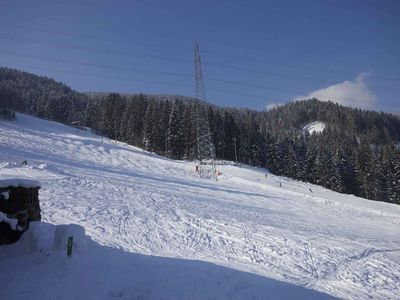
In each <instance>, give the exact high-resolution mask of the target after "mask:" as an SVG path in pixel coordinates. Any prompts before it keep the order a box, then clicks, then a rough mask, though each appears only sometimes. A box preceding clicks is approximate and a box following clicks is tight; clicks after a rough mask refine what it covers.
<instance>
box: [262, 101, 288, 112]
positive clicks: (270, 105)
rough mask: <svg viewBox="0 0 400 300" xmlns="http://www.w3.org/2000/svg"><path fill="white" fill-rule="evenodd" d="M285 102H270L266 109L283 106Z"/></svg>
mask: <svg viewBox="0 0 400 300" xmlns="http://www.w3.org/2000/svg"><path fill="white" fill-rule="evenodd" d="M284 104H285V103H280V102H279V103H269V104H267V105H266V106H265V109H266V110H270V109H273V108H275V107H278V106H282V105H284Z"/></svg>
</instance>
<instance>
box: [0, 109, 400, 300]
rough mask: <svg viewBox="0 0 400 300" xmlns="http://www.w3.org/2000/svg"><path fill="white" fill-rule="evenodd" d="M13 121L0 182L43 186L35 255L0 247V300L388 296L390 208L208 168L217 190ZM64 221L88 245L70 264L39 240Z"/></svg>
mask: <svg viewBox="0 0 400 300" xmlns="http://www.w3.org/2000/svg"><path fill="white" fill-rule="evenodd" d="M17 118H18V119H17V121H12V122H9V121H0V178H1V179H3V178H15V177H22V178H28V179H35V180H39V181H40V182H41V183H42V188H41V190H40V197H39V198H40V201H41V208H42V220H43V221H44V222H45V224H43V225H42V226H41V227H40V226H39V229H38V230H37V231H40V230H41V231H44V232H47V233H45V234H38V233H36V235H37V236H39V238H37V239H43V240H44V241H40V242H35V243H36V250H37V251H36V250H32V249H31V251H28V250H27V249H26V248H29V247H28V246H26V245H28V244H29V245H31V244H32V243H28V242H27V240H28V238H27V237H25V239H23V241H21V242H19V243H17V244H16V245H12V246H5V247H0V285H1V288H0V299H24V298H26V296H27V295H30V296H33V298H32V299H36V298H35V297H37V298H38V299H54V297H55V295H57V299H59V300H61V299H71V298H75V299H114V298H116V297H117V298H122V299H289V298H291V299H330V298H331V296H333V297H337V298H345V299H367V298H368V299H399V298H400V206H396V205H391V204H387V203H379V202H374V201H368V200H365V199H361V198H357V197H355V196H351V195H342V194H338V193H335V192H332V191H329V190H326V189H324V188H321V187H318V186H314V185H311V184H307V183H302V182H298V181H294V180H291V179H288V178H283V177H277V176H274V175H272V174H268V177H267V178H266V177H265V170H261V169H257V168H250V167H245V166H242V167H236V166H233V165H229V164H226V165H219V166H217V169H218V170H219V171H220V172H221V173H222V175H221V176H220V177H219V181H218V182H215V181H213V180H211V179H206V178H199V177H198V176H197V175H196V173H195V171H194V170H195V164H194V163H191V162H182V161H173V160H169V159H166V158H162V157H158V156H156V155H154V154H149V153H146V152H144V151H142V150H141V149H138V148H135V147H131V146H126V145H124V144H122V143H115V142H114V141H110V140H108V139H105V138H101V137H98V136H95V135H93V134H91V133H89V132H84V131H81V130H78V129H75V128H71V127H67V126H64V125H61V124H58V123H54V122H49V121H44V120H40V119H36V118H33V117H29V116H26V115H22V114H18V115H17ZM24 160H27V161H28V164H27V165H26V166H25V165H24V166H21V165H20V163H21V161H24ZM69 223H74V224H79V225H81V226H83V227H84V228H85V230H86V234H87V235H88V236H89V237H90V238H91V239H89V238H88V241H87V247H86V248H85V249H86V250H82V251H81V253H78V252H77V253H75V256H73V257H72V258H69V259H68V258H66V257H64V255H61V254H60V253H58V254H54V253H53V252H52V250H50V249H49V244H50V243H47V242H46V241H45V240H46V238H47V237H48V232H52V231H53V232H54V230H55V228H57V226H55V225H59V224H69ZM46 228H47V229H46ZM30 239H31V240H32V239H35V238H30ZM35 243H34V244H35ZM38 243H39V244H41V245H44V246H37V244H38ZM283 282H286V283H283ZM44 291H46V292H44ZM319 292H321V293H319ZM329 295H331V296H329Z"/></svg>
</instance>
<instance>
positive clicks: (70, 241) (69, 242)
mask: <svg viewBox="0 0 400 300" xmlns="http://www.w3.org/2000/svg"><path fill="white" fill-rule="evenodd" d="M73 240H74V237H73V236H70V237H68V245H67V255H68V256H71V255H72V245H73Z"/></svg>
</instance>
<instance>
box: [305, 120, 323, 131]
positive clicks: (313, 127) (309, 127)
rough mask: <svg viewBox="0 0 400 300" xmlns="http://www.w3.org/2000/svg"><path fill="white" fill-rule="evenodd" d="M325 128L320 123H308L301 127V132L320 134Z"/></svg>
mask: <svg viewBox="0 0 400 300" xmlns="http://www.w3.org/2000/svg"><path fill="white" fill-rule="evenodd" d="M325 127H326V124H325V123H324V122H321V121H315V122H311V123H308V124H307V125H305V126H304V127H303V132H308V133H309V134H314V133H322V132H323V131H324V129H325Z"/></svg>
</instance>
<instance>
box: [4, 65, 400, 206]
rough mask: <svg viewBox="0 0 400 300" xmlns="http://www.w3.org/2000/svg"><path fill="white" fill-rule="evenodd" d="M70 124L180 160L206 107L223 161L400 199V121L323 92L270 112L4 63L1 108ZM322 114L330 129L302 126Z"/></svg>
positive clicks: (193, 147)
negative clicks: (129, 91) (96, 86)
mask: <svg viewBox="0 0 400 300" xmlns="http://www.w3.org/2000/svg"><path fill="white" fill-rule="evenodd" d="M3 108H4V109H10V111H12V110H17V111H20V112H24V113H28V114H31V115H35V116H39V117H42V118H47V119H51V120H55V121H58V122H62V123H65V124H74V125H76V124H80V126H86V127H89V128H91V129H92V130H93V131H94V132H96V133H98V134H101V135H104V136H107V137H109V138H112V139H116V140H119V141H122V142H126V143H129V144H131V145H134V146H138V147H141V148H143V149H145V150H147V151H151V152H155V153H158V154H160V155H164V156H167V157H171V158H174V159H187V160H193V159H196V158H197V142H196V138H197V126H198V124H197V120H198V117H197V116H198V111H199V110H200V111H201V112H202V114H203V115H205V116H207V123H208V126H209V131H210V134H211V140H212V144H213V146H214V148H215V154H216V158H217V159H223V160H231V161H235V160H236V159H237V161H238V162H239V163H244V164H249V165H253V166H258V167H266V168H268V169H269V170H270V171H271V172H272V173H274V174H277V175H283V176H288V177H291V178H294V179H297V180H302V181H307V182H311V183H314V184H318V185H321V186H324V187H327V188H329V189H332V190H334V191H338V192H341V193H348V194H354V195H357V196H361V197H365V198H368V199H373V200H377V201H386V202H391V203H397V204H400V149H399V148H400V145H399V144H398V143H399V141H400V119H399V118H398V117H396V116H394V115H391V114H387V113H382V112H381V113H378V112H374V111H365V110H359V109H353V108H348V107H343V106H341V105H338V104H336V103H333V102H322V101H318V100H317V99H311V100H307V101H296V102H292V103H289V104H287V105H284V106H281V107H276V108H273V109H271V110H269V111H263V112H259V111H254V110H249V109H235V108H226V107H218V106H215V105H211V104H209V103H206V102H199V101H196V100H195V99H193V98H189V97H182V96H152V95H143V94H137V95H123V94H117V93H110V94H101V93H98V94H82V93H78V92H76V91H73V90H72V89H70V88H69V87H68V86H66V85H64V84H61V83H57V82H56V81H54V80H53V79H50V78H46V77H39V76H36V75H32V74H29V73H25V72H21V71H17V70H12V69H7V68H0V111H1V110H2V109H3ZM316 120H318V121H322V122H324V123H325V124H326V128H325V129H324V131H323V132H322V133H319V134H309V133H308V132H305V131H303V130H302V128H303V126H304V125H306V124H307V123H309V122H312V121H316Z"/></svg>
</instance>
